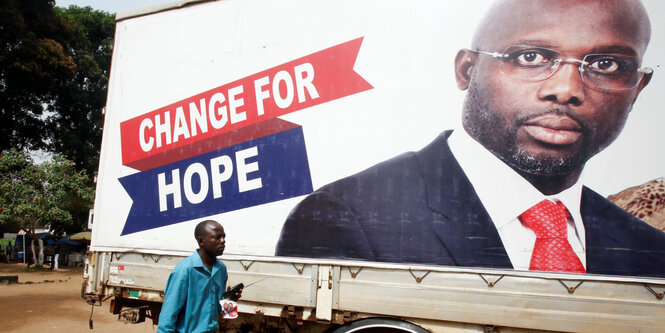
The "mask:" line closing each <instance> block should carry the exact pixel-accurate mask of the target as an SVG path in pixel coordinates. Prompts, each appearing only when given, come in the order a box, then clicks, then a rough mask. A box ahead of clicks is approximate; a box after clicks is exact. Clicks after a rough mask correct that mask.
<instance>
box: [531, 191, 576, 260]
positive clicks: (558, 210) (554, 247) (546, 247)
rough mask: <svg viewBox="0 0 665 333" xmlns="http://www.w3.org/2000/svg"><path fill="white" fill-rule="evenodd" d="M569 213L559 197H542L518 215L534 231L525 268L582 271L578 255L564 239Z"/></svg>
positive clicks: (565, 237)
mask: <svg viewBox="0 0 665 333" xmlns="http://www.w3.org/2000/svg"><path fill="white" fill-rule="evenodd" d="M569 216H570V213H569V212H568V209H566V206H564V204H563V203H561V202H560V201H558V200H557V201H556V202H552V201H549V200H543V201H541V202H539V203H538V204H536V205H535V206H533V207H531V208H529V209H528V210H527V211H526V212H524V213H522V215H520V219H521V220H522V222H523V223H524V224H525V225H526V226H527V227H529V228H530V229H531V230H533V232H534V233H535V234H536V243H535V244H534V247H533V254H532V255H531V265H530V267H529V270H532V271H548V272H572V273H586V270H585V269H584V266H583V265H582V262H581V261H580V258H579V257H577V255H576V254H575V252H574V251H573V248H572V247H571V246H570V243H568V231H567V223H568V217H569Z"/></svg>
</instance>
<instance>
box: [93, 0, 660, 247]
mask: <svg viewBox="0 0 665 333" xmlns="http://www.w3.org/2000/svg"><path fill="white" fill-rule="evenodd" d="M489 3H490V1H487V0H482V1H480V0H476V1H434V0H421V1H403V0H307V1H303V0H277V1H275V0H223V1H208V2H196V1H195V2H194V3H192V4H189V5H186V4H187V2H186V1H181V2H177V3H175V4H173V5H171V6H169V5H165V6H159V7H156V8H153V9H151V10H152V11H154V12H153V13H150V12H141V11H135V12H130V13H127V14H125V15H124V16H123V14H121V15H119V18H124V19H122V20H120V21H118V23H117V28H116V35H115V37H116V39H115V41H116V42H115V46H114V55H113V59H112V68H111V81H110V83H109V92H108V102H107V108H106V110H107V112H106V120H105V125H104V134H103V137H104V139H103V144H102V154H101V160H100V170H99V177H98V190H97V198H96V200H95V202H96V203H97V204H96V205H95V219H96V225H95V233H94V234H93V240H92V248H93V249H94V250H109V251H127V250H148V249H149V250H151V251H158V252H159V253H171V254H176V253H185V252H189V251H191V250H192V249H194V248H195V247H196V244H195V241H194V239H193V237H183V235H188V234H191V230H192V229H193V227H194V225H195V224H196V223H197V222H198V220H192V221H187V222H182V223H177V224H174V225H170V226H167V227H162V228H157V229H152V230H148V231H143V232H138V233H135V234H130V235H126V236H123V237H120V231H121V230H122V227H123V225H124V221H125V220H126V218H127V214H128V211H129V208H130V206H131V200H130V198H129V196H128V195H127V194H126V193H125V191H124V189H123V188H122V186H121V185H120V183H119V182H118V178H120V177H123V176H127V175H130V174H133V173H136V172H137V171H136V170H134V169H132V168H129V167H125V166H122V165H121V147H120V145H119V144H117V143H118V142H119V135H120V130H119V124H120V122H122V121H125V120H128V119H131V118H133V117H136V116H138V115H140V114H143V113H147V112H150V111H153V110H155V109H157V108H159V107H163V106H166V105H168V104H170V103H173V102H177V101H180V100H182V99H184V98H187V97H190V96H193V95H195V94H197V93H200V92H203V91H207V90H209V89H212V88H215V87H218V86H221V85H223V84H226V83H229V82H232V81H234V80H237V79H240V78H244V77H247V76H249V75H251V74H254V73H257V72H259V71H261V70H264V69H268V68H272V67H274V66H277V65H279V64H283V63H285V62H288V61H290V60H293V59H296V58H299V57H302V56H305V55H308V54H311V53H313V52H316V51H320V50H322V49H325V48H328V47H331V46H334V45H337V44H339V43H342V42H346V41H349V40H352V39H355V38H359V37H364V41H363V43H362V46H361V48H360V52H359V55H358V59H357V61H356V64H355V67H354V69H355V71H356V72H358V73H359V74H360V75H361V76H362V77H363V78H365V79H366V80H367V81H368V82H369V83H370V84H372V85H373V86H374V89H371V90H369V91H365V92H362V93H359V94H355V95H352V96H347V97H344V98H341V99H338V100H334V101H331V102H327V103H324V104H321V105H317V106H314V107H311V108H308V109H305V110H301V111H298V112H295V113H292V114H289V115H287V116H284V117H283V119H285V120H288V121H291V122H294V123H297V124H299V125H302V126H303V130H304V135H305V141H306V144H307V153H308V159H309V164H310V170H311V176H312V182H313V187H314V188H315V189H316V188H318V187H320V186H322V185H324V184H327V183H329V182H331V181H333V180H336V179H339V178H341V177H343V176H346V175H350V174H353V173H355V172H358V171H360V170H363V169H365V168H367V167H369V166H371V165H373V164H375V163H376V162H379V161H382V160H385V159H387V158H390V157H392V156H395V155H398V154H401V153H402V152H405V151H412V150H417V149H420V148H421V147H423V146H424V145H426V144H427V143H429V142H430V141H431V140H432V139H433V138H434V137H436V136H437V135H438V134H439V133H440V132H441V131H443V130H445V129H449V128H454V127H457V126H458V124H459V120H460V110H461V106H462V103H463V98H464V92H462V91H459V90H458V89H457V87H456V84H455V80H454V73H453V60H454V57H455V54H456V52H457V51H458V50H459V49H461V48H465V47H470V40H471V38H472V34H473V30H474V29H475V26H476V25H477V23H478V21H479V20H480V18H481V16H482V15H483V13H484V11H485V10H486V9H487V7H488V4H489ZM645 5H646V7H647V9H648V11H649V13H650V15H651V16H652V20H651V21H652V25H653V38H652V40H651V44H650V46H649V49H648V50H647V54H646V55H645V59H644V65H645V66H651V67H653V68H654V69H655V75H654V80H652V82H651V83H650V85H649V86H648V87H647V89H645V90H644V91H643V93H642V94H641V96H640V98H639V99H638V100H637V102H636V104H635V106H634V110H636V111H634V112H632V113H631V116H630V119H629V122H628V124H627V125H626V127H625V130H624V132H623V133H622V134H621V136H620V138H619V139H618V140H617V142H615V143H614V144H613V145H612V146H611V147H610V148H608V149H606V150H605V151H603V152H602V153H601V154H599V155H598V156H596V158H594V159H593V160H592V161H590V162H589V164H588V166H587V169H586V171H585V179H586V181H585V183H587V184H589V185H590V187H592V188H594V189H595V190H597V191H599V192H600V193H601V194H604V195H608V194H612V193H615V192H618V191H619V190H622V189H625V188H627V187H630V186H634V185H637V184H641V183H643V182H645V181H647V180H650V179H654V178H657V177H660V176H663V174H662V170H665V158H664V157H663V155H662V154H655V153H654V151H653V145H651V144H648V143H661V142H665V131H662V129H661V124H663V123H665V113H664V112H658V111H656V110H658V109H659V106H660V105H661V104H662V103H661V101H660V93H659V92H662V91H665V80H662V79H660V77H662V76H663V75H661V73H662V72H663V68H664V67H663V66H659V65H660V64H661V63H662V60H663V59H665V38H662V36H663V35H665V26H664V25H663V23H662V22H661V21H662V20H658V18H659V17H663V16H664V15H665V3H663V2H661V1H645ZM179 6H182V8H180V9H175V10H165V9H166V8H178V7H179ZM141 14H146V15H141ZM133 15H138V16H133ZM358 110H362V111H363V112H358ZM340 129H343V135H340ZM396 134H399V135H396ZM616 156H623V158H622V159H620V160H619V161H618V160H617V158H616ZM635 161H639V163H635ZM300 199H301V198H292V199H287V200H283V201H278V202H272V203H269V204H264V205H261V206H257V207H250V208H247V209H241V210H238V211H233V212H229V213H225V214H220V215H214V216H211V217H212V218H214V219H217V220H219V221H221V222H222V223H223V225H224V227H225V228H226V232H227V235H228V236H229V237H228V239H227V253H229V254H236V255H267V256H270V255H272V254H273V252H274V247H275V244H276V241H277V239H278V237H279V232H280V230H281V227H282V224H283V221H284V219H285V217H286V215H287V214H288V212H289V211H290V210H291V209H292V208H293V207H294V205H295V204H296V203H298V202H299V201H300ZM257 230H258V231H260V232H257Z"/></svg>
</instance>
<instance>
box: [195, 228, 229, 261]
mask: <svg viewBox="0 0 665 333" xmlns="http://www.w3.org/2000/svg"><path fill="white" fill-rule="evenodd" d="M194 237H195V238H196V241H197V242H198V244H199V254H201V255H204V254H205V255H207V256H209V257H216V256H219V255H222V254H223V253H224V248H225V246H226V239H225V238H226V233H224V228H223V227H222V226H221V225H220V224H219V223H217V222H216V221H213V220H206V221H203V222H201V223H199V224H197V225H196V228H195V229H194ZM202 252H203V253H202Z"/></svg>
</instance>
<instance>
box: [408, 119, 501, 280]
mask: <svg viewBox="0 0 665 333" xmlns="http://www.w3.org/2000/svg"><path fill="white" fill-rule="evenodd" d="M450 133H452V131H446V132H444V133H443V134H441V135H440V136H439V137H438V138H437V139H436V140H435V141H434V142H432V143H431V144H430V145H428V146H427V147H425V148H423V149H422V150H421V151H419V152H418V153H417V156H418V161H419V163H420V166H421V170H422V172H423V178H424V180H425V186H426V188H427V201H428V207H429V209H430V210H432V211H434V212H436V213H438V214H440V216H441V218H440V219H437V220H434V221H431V228H432V231H433V232H434V233H435V234H436V235H437V237H438V238H439V240H440V241H441V244H442V245H443V246H444V247H445V248H446V250H447V251H448V253H449V254H450V256H451V258H453V260H454V261H455V263H456V264H457V265H459V266H470V267H492V268H513V266H512V264H511V262H510V258H509V257H508V255H507V253H506V250H505V249H504V247H503V243H502V242H501V238H500V237H499V234H498V232H497V230H496V228H495V227H494V223H492V221H491V219H490V217H489V215H488V214H487V211H486V210H485V207H483V205H482V203H481V202H480V198H478V196H477V195H476V192H475V190H474V189H473V186H472V185H471V183H470V182H469V179H468V178H467V177H466V175H465V174H464V172H463V171H462V168H461V167H460V166H459V164H458V163H457V161H456V160H455V157H454V156H453V154H452V152H451V151H450V148H449V147H448V143H447V139H448V136H449V135H450Z"/></svg>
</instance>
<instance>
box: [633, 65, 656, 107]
mask: <svg viewBox="0 0 665 333" xmlns="http://www.w3.org/2000/svg"><path fill="white" fill-rule="evenodd" d="M652 77H653V70H652V71H651V72H650V73H645V74H644V76H642V80H641V81H640V83H639V84H638V85H637V90H636V91H635V96H634V97H633V102H632V103H631V104H630V105H633V104H635V101H636V100H637V96H639V95H640V93H641V92H642V89H644V87H646V86H647V84H649V82H651V78H652Z"/></svg>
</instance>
